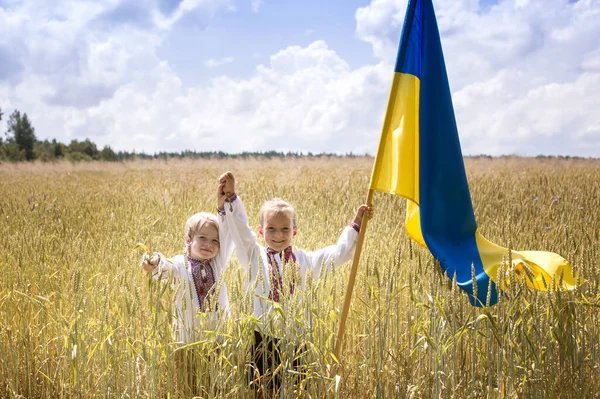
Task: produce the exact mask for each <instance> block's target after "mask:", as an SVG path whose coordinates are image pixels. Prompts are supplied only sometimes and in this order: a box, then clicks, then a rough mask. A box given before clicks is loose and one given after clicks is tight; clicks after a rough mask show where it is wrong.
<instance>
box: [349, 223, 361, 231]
mask: <svg viewBox="0 0 600 399" xmlns="http://www.w3.org/2000/svg"><path fill="white" fill-rule="evenodd" d="M350 227H352V228H353V229H354V230H356V232H357V233H360V226H359V225H358V223H354V222H352V223H350Z"/></svg>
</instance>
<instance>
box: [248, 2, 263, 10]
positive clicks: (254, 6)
mask: <svg viewBox="0 0 600 399" xmlns="http://www.w3.org/2000/svg"><path fill="white" fill-rule="evenodd" d="M262 4H263V1H262V0H251V1H250V6H251V7H252V12H258V10H259V9H260V7H261V6H262Z"/></svg>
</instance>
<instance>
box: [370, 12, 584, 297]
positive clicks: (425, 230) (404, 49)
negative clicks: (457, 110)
mask: <svg viewBox="0 0 600 399" xmlns="http://www.w3.org/2000/svg"><path fill="white" fill-rule="evenodd" d="M371 189H373V190H376V191H381V192H387V193H392V194H396V195H399V196H402V197H404V198H406V199H407V213H406V228H407V231H408V233H409V235H410V236H411V237H412V238H413V239H414V240H415V241H417V242H418V243H420V244H421V245H423V246H424V247H426V248H427V249H428V250H429V251H430V252H431V253H432V255H433V256H434V257H435V258H436V259H438V260H439V262H440V264H441V267H442V268H443V269H444V271H445V273H446V274H447V276H448V277H449V278H453V277H454V276H456V281H457V284H458V285H459V286H460V287H461V288H462V289H464V290H465V291H466V292H467V293H468V294H469V299H470V300H471V303H473V304H474V305H478V306H482V305H486V304H489V305H492V304H495V303H496V302H497V300H498V292H497V285H496V283H499V284H503V282H500V281H498V280H497V278H496V274H497V271H498V268H499V267H500V265H501V264H502V262H503V261H505V262H506V261H507V260H508V259H509V256H508V255H509V250H508V249H507V248H503V247H500V246H498V245H496V244H493V243H492V242H490V241H488V240H486V239H485V238H484V237H483V236H482V235H481V234H480V233H479V231H478V229H477V224H476V222H475V216H474V213H473V206H472V203H471V194H470V193H469V186H468V184H467V177H466V173H465V167H464V164H463V157H462V153H461V149H460V142H459V140H458V130H457V127H456V121H455V119H454V109H453V108H452V98H451V96H450V87H449V85H448V77H447V75H446V67H445V65H444V56H443V54H442V46H441V43H440V36H439V32H438V28H437V23H436V19H435V14H434V11H433V5H432V3H431V0H411V1H410V2H409V4H408V9H407V12H406V17H405V20H404V27H403V30H402V37H401V39H400V48H399V49H398V59H397V62H396V68H395V73H394V80H393V83H392V89H391V93H390V99H389V102H388V108H387V112H386V116H385V121H384V125H383V132H382V135H381V141H380V143H379V149H378V151H377V157H376V159H375V164H374V166H373V173H372V176H371ZM510 258H511V259H512V267H514V268H515V270H516V271H517V273H520V274H522V275H524V276H525V277H526V280H527V283H528V285H529V286H530V287H532V288H535V289H539V290H546V289H550V288H551V287H552V284H554V286H555V287H556V288H558V287H559V286H560V288H566V289H572V288H573V287H574V286H575V278H574V277H573V273H572V269H571V265H570V264H569V262H568V261H566V260H565V259H564V258H562V257H561V256H559V255H557V254H555V253H551V252H542V251H511V256H510ZM474 279H475V282H474V281H473V280H474ZM488 290H489V298H488ZM488 300H489V302H487V301H488Z"/></svg>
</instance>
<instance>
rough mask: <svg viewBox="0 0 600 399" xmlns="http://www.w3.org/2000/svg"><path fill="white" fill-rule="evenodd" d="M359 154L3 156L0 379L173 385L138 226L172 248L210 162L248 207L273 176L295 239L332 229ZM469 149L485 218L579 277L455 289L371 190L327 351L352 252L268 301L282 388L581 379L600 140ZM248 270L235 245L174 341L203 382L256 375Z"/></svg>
mask: <svg viewBox="0 0 600 399" xmlns="http://www.w3.org/2000/svg"><path fill="white" fill-rule="evenodd" d="M371 162H372V160H371V159H368V158H351V159H350V158H348V159H340V158H334V159H294V160H281V159H274V160H263V161H259V160H250V159H249V160H198V161H186V160H182V161H169V162H163V161H144V162H142V161H136V162H130V163H122V164H104V163H79V164H69V163H58V164H19V165H13V164H0V192H1V193H2V196H1V197H0V221H1V223H0V276H1V277H0V354H1V355H0V397H1V398H179V397H187V396H189V395H190V392H189V390H188V387H187V386H186V380H187V378H188V376H187V375H186V373H185V372H184V371H182V368H181V367H180V366H178V364H179V363H177V361H176V359H177V357H178V354H181V353H182V349H181V348H178V346H177V345H175V344H174V343H173V342H172V339H171V332H170V300H171V295H172V292H171V291H170V289H169V288H168V286H163V285H161V284H159V283H156V282H152V281H151V280H150V279H149V277H148V275H147V274H145V273H144V272H142V271H140V269H139V261H140V256H141V249H140V246H139V245H138V243H143V244H144V245H146V246H147V247H148V248H150V249H151V250H160V251H161V252H163V253H165V254H168V255H175V254H178V253H181V252H182V249H183V237H182V235H183V231H182V229H183V224H184V222H185V220H186V219H187V217H188V216H189V215H191V214H192V213H194V212H196V211H200V210H214V208H215V186H216V178H217V176H218V175H219V174H220V173H221V172H223V171H225V170H231V171H233V172H234V173H235V175H236V177H237V191H238V193H239V194H240V196H242V197H243V198H244V201H245V204H246V207H247V210H248V214H249V217H250V223H251V224H252V225H257V224H258V215H257V213H258V208H259V207H260V204H261V203H262V201H264V200H265V199H268V198H271V197H273V196H279V197H282V198H284V199H287V200H289V201H291V202H292V203H293V204H294V205H295V206H296V209H297V212H298V218H299V220H298V223H299V233H298V236H297V238H296V239H295V242H294V244H295V245H296V246H298V247H302V248H306V249H312V248H318V247H321V246H323V245H324V244H328V243H333V242H334V241H335V240H336V238H337V236H338V234H339V232H340V230H341V228H342V227H343V226H344V225H346V224H347V223H348V222H349V221H350V220H351V218H352V215H353V212H354V209H355V208H356V207H357V206H358V205H359V204H360V203H362V202H363V201H364V200H365V198H366V194H367V189H368V182H369V175H370V170H371ZM466 167H467V172H468V178H469V184H470V187H471V195H472V198H473V203H474V208H475V213H476V217H477V221H478V225H479V227H480V229H481V231H482V233H483V234H484V235H485V236H486V237H487V238H489V239H490V240H492V241H494V242H496V243H498V244H500V245H503V246H506V247H510V248H514V249H537V250H548V251H553V252H557V253H559V254H561V255H562V256H564V257H565V258H567V259H569V260H570V261H571V262H572V264H573V266H574V269H575V271H576V272H577V273H578V274H579V276H580V277H581V282H580V285H579V287H578V289H577V290H575V291H572V292H532V291H530V290H528V289H527V288H526V287H525V286H524V284H523V283H521V282H519V281H515V282H513V283H512V284H511V286H510V287H509V288H508V289H507V290H506V291H505V293H504V295H503V296H502V298H501V300H500V303H499V304H498V305H496V306H494V307H491V308H486V309H481V308H474V307H471V306H470V305H469V303H468V300H467V298H466V296H465V295H464V294H463V293H462V292H460V291H459V290H458V289H457V288H456V287H453V286H452V284H451V281H449V280H448V279H447V278H446V277H445V276H443V275H441V274H440V273H439V272H438V270H437V268H438V266H437V265H436V263H435V261H434V259H433V258H432V257H431V255H429V254H428V253H427V252H426V251H424V250H423V249H421V248H419V247H417V246H415V245H414V244H412V243H411V242H410V240H409V239H408V237H407V236H406V233H405V231H404V225H403V220H404V201H403V200H401V199H400V198H397V197H394V196H390V195H384V194H376V195H375V199H374V208H375V215H374V217H373V219H372V220H371V222H370V223H369V226H368V231H367V236H366V244H365V247H364V250H363V256H362V260H361V264H360V269H359V272H358V278H357V283H356V286H355V289H354V296H353V302H352V307H351V311H350V315H349V319H348V322H347V324H346V341H345V342H346V343H345V347H344V350H343V351H342V354H341V357H340V359H336V358H335V357H334V356H333V353H332V352H333V344H334V341H335V334H336V333H337V327H338V320H339V315H340V312H341V307H342V303H343V299H344V290H345V288H346V282H347V279H348V274H349V269H350V267H349V266H350V265H348V264H346V265H343V266H341V267H339V268H337V269H336V270H335V271H334V272H332V273H331V274H329V275H327V276H324V278H322V279H321V280H318V281H315V282H314V283H313V284H312V285H311V286H310V287H309V289H308V291H309V292H306V293H305V295H304V299H305V300H304V301H303V302H302V303H300V304H296V306H295V307H293V308H290V309H286V312H285V313H284V314H282V315H280V317H281V318H282V320H283V322H284V323H283V324H284V325H286V326H290V327H289V330H286V331H288V332H289V335H288V336H285V337H283V338H284V340H285V341H286V342H289V345H288V346H289V348H291V349H290V350H285V349H284V351H283V353H282V356H283V358H284V360H285V361H287V362H291V360H292V358H293V356H294V351H293V349H294V347H296V346H297V345H302V347H303V348H305V352H304V360H303V364H304V366H305V367H306V370H305V371H306V375H305V376H304V378H303V379H301V382H300V383H298V384H296V381H298V380H297V379H296V378H295V376H294V375H293V373H291V372H285V375H284V379H285V384H284V388H285V393H284V395H283V397H286V398H287V397H312V398H322V397H328V398H334V397H339V398H372V397H377V398H594V397H597V395H598V392H600V312H599V307H600V289H599V283H600V213H599V211H598V210H599V209H600V160H574V159H549V158H548V159H519V158H500V159H490V158H472V159H467V160H466ZM244 279H245V274H244V272H243V271H242V269H241V268H240V266H239V264H238V262H237V259H236V258H235V257H234V259H233V261H232V264H231V266H230V268H229V269H228V271H227V274H226V282H227V284H228V287H229V291H230V300H231V302H232V309H233V313H232V317H231V319H230V321H229V323H228V324H227V325H226V326H223V328H222V329H221V330H220V331H217V332H215V333H214V334H211V333H210V332H207V333H206V338H205V339H204V340H202V341H200V342H198V343H197V344H196V345H194V346H193V348H188V351H190V352H193V353H194V355H195V364H196V375H195V382H196V383H197V385H198V387H199V388H197V390H196V394H197V395H198V396H200V397H205V398H212V397H223V398H240V397H241V398H244V397H248V398H250V397H253V395H254V393H253V391H252V390H250V389H248V388H247V384H246V367H245V364H246V362H247V361H248V359H249V345H250V342H251V339H252V332H253V330H254V320H253V318H252V317H251V316H250V314H251V307H250V306H251V305H250V300H249V299H250V298H249V296H248V295H246V294H245V292H244V289H243V287H244ZM307 313H309V314H310V315H311V321H310V323H307V322H306V320H304V315H306V314H307ZM216 341H218V342H219V344H218V345H217V344H216V343H215V342H216ZM288 346H286V348H288Z"/></svg>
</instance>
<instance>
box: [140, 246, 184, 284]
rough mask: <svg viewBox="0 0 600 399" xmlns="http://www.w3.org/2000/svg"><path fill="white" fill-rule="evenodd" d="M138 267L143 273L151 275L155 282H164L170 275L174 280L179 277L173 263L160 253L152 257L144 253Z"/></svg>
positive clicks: (155, 253)
mask: <svg viewBox="0 0 600 399" xmlns="http://www.w3.org/2000/svg"><path fill="white" fill-rule="evenodd" d="M140 267H141V269H142V270H144V271H145V272H147V273H152V278H153V279H155V280H162V281H166V280H167V279H168V278H169V276H171V275H172V276H173V277H174V279H175V280H177V279H179V277H180V276H179V273H177V270H176V268H175V266H174V265H173V262H171V261H170V260H169V259H167V258H166V257H165V256H164V255H163V254H161V253H160V252H154V253H153V254H152V255H148V254H146V253H145V254H144V255H142V262H141V264H140Z"/></svg>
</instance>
